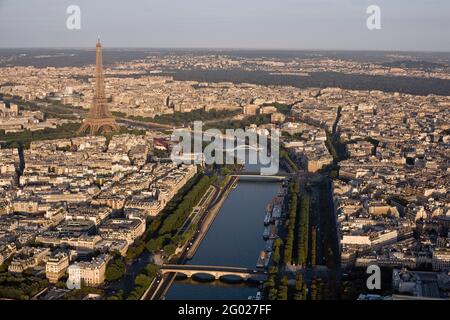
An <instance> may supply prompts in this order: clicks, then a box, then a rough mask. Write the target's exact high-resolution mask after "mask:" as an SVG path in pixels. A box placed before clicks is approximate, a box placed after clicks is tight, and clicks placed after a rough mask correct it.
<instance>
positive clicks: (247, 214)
mask: <svg viewBox="0 0 450 320" xmlns="http://www.w3.org/2000/svg"><path fill="white" fill-rule="evenodd" d="M280 186H281V183H278V182H259V181H258V182H252V181H240V182H239V183H238V185H237V187H236V189H234V190H233V191H232V192H231V193H230V195H229V196H228V198H227V199H226V201H225V203H224V205H223V207H222V208H221V210H220V212H219V214H218V215H217V217H216V219H215V220H214V222H213V224H212V225H211V228H210V229H209V231H208V233H207V235H206V236H205V238H204V239H203V241H202V243H201V244H200V246H199V248H198V250H197V252H196V254H195V256H194V257H193V259H192V260H191V261H189V262H188V264H194V265H218V266H234V267H248V268H255V267H256V262H257V260H258V255H259V252H260V251H261V250H263V249H264V248H265V242H264V240H263V237H262V235H263V230H264V216H265V211H266V206H267V204H268V203H269V202H270V201H271V200H272V198H273V197H274V196H275V195H276V194H277V192H278V190H279V188H280ZM257 291H258V288H257V286H255V285H251V284H247V283H237V284H230V283H223V282H220V281H213V282H199V281H196V280H191V279H186V280H177V281H175V282H174V284H173V285H172V287H171V288H170V289H169V291H168V293H167V294H166V299H168V300H196V299H199V300H208V299H236V300H239V299H242V300H246V299H247V298H248V296H251V295H252V296H254V295H255V294H256V292H257Z"/></svg>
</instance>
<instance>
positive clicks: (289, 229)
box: [284, 181, 299, 264]
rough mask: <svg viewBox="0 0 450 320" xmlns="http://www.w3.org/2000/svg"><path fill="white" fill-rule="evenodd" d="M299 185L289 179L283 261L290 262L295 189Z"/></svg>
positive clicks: (293, 228)
mask: <svg viewBox="0 0 450 320" xmlns="http://www.w3.org/2000/svg"><path fill="white" fill-rule="evenodd" d="M298 188H299V186H298V183H297V182H294V181H291V182H290V184H289V189H288V205H287V208H288V218H287V219H286V221H285V227H286V240H285V244H284V262H285V263H287V264H292V261H293V251H294V238H295V234H294V232H295V222H296V221H295V220H296V217H297V202H298V196H297V192H298V191H297V190H298Z"/></svg>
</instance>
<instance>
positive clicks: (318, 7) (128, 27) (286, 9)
mask: <svg viewBox="0 0 450 320" xmlns="http://www.w3.org/2000/svg"><path fill="white" fill-rule="evenodd" d="M72 4H73V5H78V6H80V8H81V30H77V31H71V30H68V29H67V28H66V20H67V18H68V14H67V13H66V9H67V7H68V6H69V5H72ZM371 4H376V5H378V6H380V7H381V18H382V20H381V23H382V29H381V30H376V31H369V30H368V29H367V27H366V20H367V17H368V15H367V14H366V9H367V7H368V6H369V5H371ZM97 34H100V35H101V38H102V42H103V43H104V46H105V47H169V48H180V47H181V48H199V47H201V48H266V49H272V48H278V49H344V50H354V49H357V50H358V49H360V50H417V51H450V0H239V1H238V0H0V47H92V46H93V45H94V44H95V41H96V38H97Z"/></svg>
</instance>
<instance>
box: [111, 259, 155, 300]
mask: <svg viewBox="0 0 450 320" xmlns="http://www.w3.org/2000/svg"><path fill="white" fill-rule="evenodd" d="M157 272H158V267H157V266H155V265H153V264H148V265H147V266H146V267H145V268H144V269H143V270H142V271H141V272H140V273H139V274H138V275H137V276H136V278H135V279H134V289H133V290H132V291H131V293H130V294H129V295H128V298H127V299H128V300H139V299H140V298H141V297H142V295H143V294H144V292H145V290H147V289H148V287H150V285H151V283H152V281H153V279H154V278H155V277H156V274H157ZM117 298H120V297H119V296H118V297H117ZM111 299H112V300H115V297H111ZM117 300H120V299H117Z"/></svg>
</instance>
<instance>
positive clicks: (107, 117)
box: [78, 36, 119, 135]
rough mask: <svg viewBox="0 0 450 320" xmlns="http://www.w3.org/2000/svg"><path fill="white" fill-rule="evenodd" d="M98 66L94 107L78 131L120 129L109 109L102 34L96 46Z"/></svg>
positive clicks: (93, 133) (90, 131)
mask: <svg viewBox="0 0 450 320" xmlns="http://www.w3.org/2000/svg"><path fill="white" fill-rule="evenodd" d="M95 56H96V67H95V92H94V99H93V101H92V107H91V109H90V110H89V112H88V114H87V116H86V119H85V120H84V122H83V124H82V125H81V127H80V129H79V130H78V133H85V132H88V131H89V134H91V135H95V134H98V133H103V132H110V131H119V126H118V125H117V123H116V120H115V119H114V117H113V115H112V114H111V112H110V111H109V108H108V103H107V100H106V95H105V78H104V75H103V61H102V45H101V43H100V36H99V38H98V41H97V46H96V48H95Z"/></svg>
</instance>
